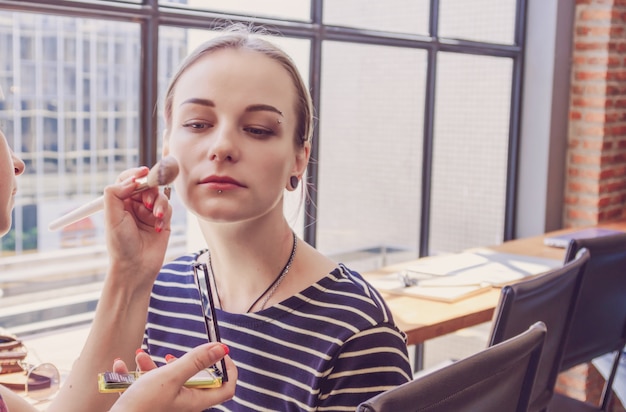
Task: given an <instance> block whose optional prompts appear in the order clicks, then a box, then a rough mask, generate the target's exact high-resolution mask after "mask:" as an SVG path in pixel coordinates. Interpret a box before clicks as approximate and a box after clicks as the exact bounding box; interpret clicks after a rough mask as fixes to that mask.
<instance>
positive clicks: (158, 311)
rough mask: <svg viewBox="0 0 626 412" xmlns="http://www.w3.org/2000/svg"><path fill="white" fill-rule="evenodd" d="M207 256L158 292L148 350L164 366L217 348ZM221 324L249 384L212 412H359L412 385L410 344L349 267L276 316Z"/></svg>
mask: <svg viewBox="0 0 626 412" xmlns="http://www.w3.org/2000/svg"><path fill="white" fill-rule="evenodd" d="M197 256H198V254H190V255H185V256H182V257H180V258H178V259H177V260H175V261H173V262H170V263H168V264H167V265H165V266H164V267H163V268H162V270H161V273H160V274H159V276H158V278H157V280H156V282H155V285H154V288H153V291H152V297H151V302H150V308H149V312H148V320H147V325H146V331H145V336H144V349H145V350H146V351H148V352H149V353H150V354H151V356H152V357H153V358H154V360H155V361H156V362H157V363H160V364H162V363H164V358H165V355H167V354H172V355H174V356H181V355H182V354H184V353H185V352H187V351H188V350H190V349H191V348H193V347H195V346H197V345H199V344H202V343H205V342H206V341H207V335H206V329H205V324H204V319H203V317H202V307H201V303H200V297H199V292H198V289H197V287H196V285H195V280H194V275H193V267H192V265H193V264H194V263H195V261H196V259H197ZM216 316H217V319H218V322H219V333H220V335H221V340H222V342H224V343H225V344H226V345H228V347H229V349H230V353H229V354H230V356H231V358H232V359H233V361H234V362H235V364H236V365H237V368H238V375H239V378H238V380H237V386H236V390H235V396H234V398H233V399H231V400H229V401H227V402H225V403H224V404H222V405H220V406H217V407H215V408H213V409H211V410H224V411H250V410H255V411H313V410H316V411H354V410H355V409H356V406H357V405H358V404H359V403H361V402H363V401H364V400H367V399H369V398H370V397H372V396H374V395H376V394H378V393H380V392H382V391H385V390H387V389H390V388H392V387H395V386H397V385H399V384H401V383H404V382H407V381H409V380H410V379H411V367H410V365H409V359H408V355H407V348H406V336H405V335H404V334H403V332H401V331H400V330H399V329H398V328H397V326H396V325H395V324H394V322H393V319H392V317H391V313H390V312H389V309H388V308H387V306H386V304H385V303H384V301H383V299H382V298H381V296H380V295H379V294H378V292H376V291H375V290H374V289H373V288H372V287H371V286H370V285H369V284H368V283H367V282H366V281H365V280H364V279H363V278H362V277H361V275H359V274H358V273H356V272H353V271H350V270H349V269H347V268H346V267H345V266H343V265H339V266H338V267H337V268H336V269H334V270H333V271H332V272H331V273H329V274H328V275H327V276H325V277H324V278H323V279H321V280H320V281H318V282H317V283H315V284H313V285H311V286H309V287H308V288H306V289H304V290H303V291H302V292H300V293H298V294H296V295H294V296H292V297H290V298H288V299H286V300H284V301H283V302H281V303H279V304H276V305H274V306H272V307H269V308H266V309H263V310H261V311H259V312H256V313H244V314H235V313H229V312H225V311H222V310H219V309H217V314H216Z"/></svg>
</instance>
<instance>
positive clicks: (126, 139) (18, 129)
mask: <svg viewBox="0 0 626 412" xmlns="http://www.w3.org/2000/svg"><path fill="white" fill-rule="evenodd" d="M111 27H112V25H111V24H110V22H108V21H98V20H90V19H75V18H70V17H60V16H52V15H37V14H26V13H8V12H0V48H1V49H0V53H3V55H4V56H12V58H7V59H5V60H4V66H3V70H2V71H1V72H0V85H1V86H2V88H3V90H5V100H4V101H3V102H2V110H0V118H1V120H2V121H3V122H4V124H5V127H4V130H5V133H6V136H7V138H8V140H9V142H10V144H11V146H12V147H13V148H14V150H15V151H16V152H17V153H18V155H19V156H21V157H22V158H23V159H24V161H25V163H26V172H25V173H24V175H23V176H21V177H20V178H19V179H18V182H19V186H20V190H19V192H18V197H17V199H16V200H17V201H16V209H15V219H14V226H15V227H14V230H13V231H12V232H11V233H10V234H9V235H8V236H7V237H6V238H4V239H2V240H1V242H2V243H1V244H2V249H3V250H4V251H5V252H17V253H19V252H21V251H24V250H29V249H37V250H38V251H40V252H42V251H53V250H57V249H59V248H67V247H74V246H85V245H95V244H101V243H102V239H103V237H102V236H103V231H102V227H103V223H102V214H97V215H94V216H92V217H90V218H86V219H84V220H83V221H81V222H79V223H77V224H76V225H71V226H68V227H67V228H65V229H64V230H61V231H56V232H50V231H49V230H47V226H48V223H49V222H51V221H52V220H54V219H55V218H57V217H59V216H60V215H62V214H63V213H65V212H67V211H69V210H70V209H72V208H74V207H76V206H78V205H80V204H82V203H83V202H85V201H88V200H91V199H93V198H94V197H97V196H98V195H100V194H101V193H102V189H103V188H104V186H106V185H107V184H109V183H110V182H113V181H114V180H115V179H116V177H117V175H118V173H119V172H120V171H122V170H124V169H126V168H128V167H131V166H136V165H137V159H138V147H139V145H138V141H139V136H138V135H137V130H138V127H137V126H138V107H139V93H138V91H139V54H140V53H139V25H138V24H132V23H121V22H117V23H116V24H115V25H114V27H115V29H114V30H112V29H111Z"/></svg>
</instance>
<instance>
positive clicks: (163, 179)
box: [147, 156, 178, 187]
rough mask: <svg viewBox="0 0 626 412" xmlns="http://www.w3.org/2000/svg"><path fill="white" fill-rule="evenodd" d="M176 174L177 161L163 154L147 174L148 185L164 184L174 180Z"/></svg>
mask: <svg viewBox="0 0 626 412" xmlns="http://www.w3.org/2000/svg"><path fill="white" fill-rule="evenodd" d="M176 176H178V161H177V160H176V159H175V158H174V157H173V156H165V157H164V158H163V159H161V161H159V162H158V163H157V164H156V165H154V166H153V167H152V169H150V173H149V174H148V182H147V183H148V186H149V187H157V186H165V185H168V184H170V183H172V182H173V181H174V179H176Z"/></svg>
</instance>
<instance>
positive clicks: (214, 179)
mask: <svg viewBox="0 0 626 412" xmlns="http://www.w3.org/2000/svg"><path fill="white" fill-rule="evenodd" d="M200 184H202V185H206V186H208V187H209V188H210V189H215V190H229V189H235V188H238V187H245V185H243V184H242V183H240V182H239V181H237V180H236V179H233V178H232V177H230V176H215V175H212V176H209V177H206V178H204V179H202V180H201V181H200Z"/></svg>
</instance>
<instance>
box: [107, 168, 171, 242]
mask: <svg viewBox="0 0 626 412" xmlns="http://www.w3.org/2000/svg"><path fill="white" fill-rule="evenodd" d="M149 171H150V170H149V169H148V168H147V167H138V168H132V169H128V170H125V171H124V172H122V173H120V175H119V176H118V179H117V181H116V183H114V184H112V185H109V186H107V187H106V188H105V189H104V200H105V205H106V207H105V213H107V212H108V214H109V216H110V218H111V220H110V222H111V223H112V224H114V225H115V224H120V223H121V222H122V221H123V220H124V219H125V217H126V212H132V214H133V215H134V217H135V219H136V221H137V223H141V224H144V225H147V226H151V227H154V229H155V230H156V231H157V232H161V231H164V230H170V217H171V205H170V203H169V201H168V198H167V197H166V196H165V195H164V194H163V193H160V192H159V188H157V187H151V188H144V189H143V190H142V191H141V192H139V193H136V192H135V191H136V189H137V188H138V183H137V179H138V178H141V177H144V176H145V175H147V174H148V173H149ZM122 205H124V206H123V207H122Z"/></svg>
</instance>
